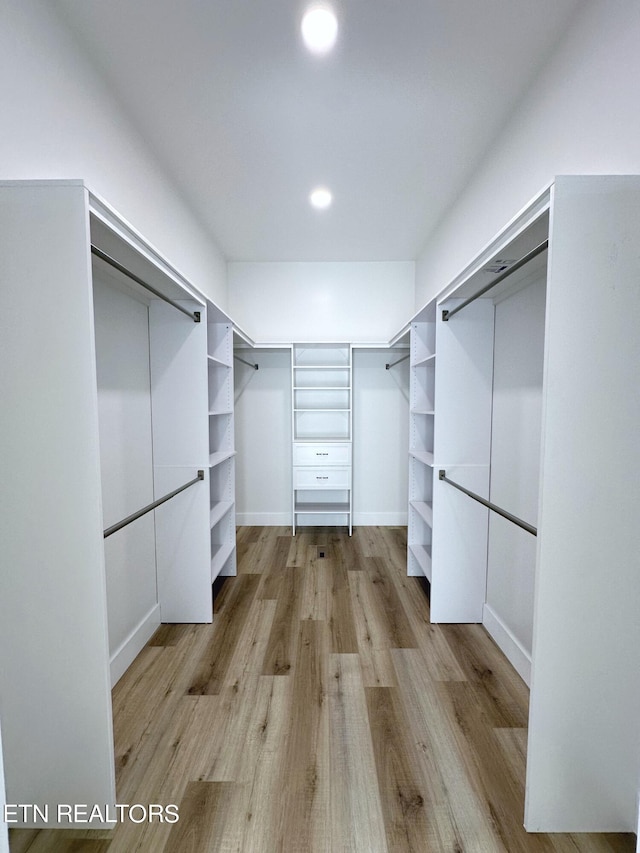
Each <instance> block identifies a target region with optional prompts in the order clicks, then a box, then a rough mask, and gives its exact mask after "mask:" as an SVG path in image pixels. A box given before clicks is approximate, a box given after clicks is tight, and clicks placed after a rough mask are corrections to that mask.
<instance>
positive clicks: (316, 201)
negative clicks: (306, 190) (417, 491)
mask: <svg viewBox="0 0 640 853" xmlns="http://www.w3.org/2000/svg"><path fill="white" fill-rule="evenodd" d="M332 200H333V196H332V195H331V193H330V191H329V190H328V189H327V188H326V187H317V189H315V190H314V191H313V192H312V193H311V195H310V196H309V201H310V202H311V204H312V205H313V206H314V207H317V208H318V210H325V209H326V208H327V207H329V205H330V204H331V202H332Z"/></svg>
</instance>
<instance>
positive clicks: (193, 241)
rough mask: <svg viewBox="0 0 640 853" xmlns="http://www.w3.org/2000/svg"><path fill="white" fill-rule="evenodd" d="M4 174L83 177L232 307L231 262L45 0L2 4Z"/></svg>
mask: <svg viewBox="0 0 640 853" xmlns="http://www.w3.org/2000/svg"><path fill="white" fill-rule="evenodd" d="M0 101H1V102H2V133H1V134H0V178H3V179H36V178H83V179H84V180H85V181H86V182H87V185H88V186H89V187H90V189H91V190H92V191H93V192H95V193H97V194H98V195H100V196H102V197H103V198H104V199H105V201H107V202H108V203H109V204H111V205H112V206H113V207H115V208H116V210H118V212H119V213H120V214H121V215H122V216H123V217H124V218H125V219H127V220H129V221H130V222H131V223H132V224H133V225H134V227H135V228H136V229H137V230H138V231H140V232H141V233H142V234H143V235H144V236H145V237H146V238H147V239H148V240H149V241H150V242H151V243H152V244H153V245H155V246H156V247H157V248H158V249H159V250H160V252H161V253H162V254H163V255H164V256H165V257H166V258H167V259H168V260H169V261H170V262H171V263H172V264H173V265H174V266H175V267H177V269H179V270H180V271H181V272H182V273H183V275H184V276H185V277H186V278H187V279H189V280H190V281H191V282H192V283H193V284H194V285H195V286H196V287H198V288H200V289H201V290H202V291H203V292H204V293H205V294H206V295H207V296H209V297H210V298H211V299H212V300H213V301H215V302H216V303H218V304H219V305H220V306H221V307H223V308H224V307H225V304H226V301H227V293H226V268H225V264H224V259H223V258H222V256H221V254H220V252H219V251H218V250H217V249H216V247H215V245H214V243H213V240H212V238H211V236H210V235H209V234H208V233H207V232H205V231H204V230H203V228H202V226H201V225H200V224H199V222H198V220H197V219H196V218H195V217H194V216H193V214H192V213H191V212H190V210H189V209H188V208H187V206H186V205H185V203H184V202H183V200H182V199H181V197H180V195H179V193H178V192H177V191H176V188H175V187H174V186H172V185H171V183H170V182H169V181H168V179H167V177H166V175H165V174H163V173H162V171H161V169H160V167H159V166H158V164H157V163H156V162H155V160H154V157H153V156H152V154H151V153H150V151H149V150H148V149H147V147H146V146H145V144H144V142H143V141H142V140H141V138H140V137H139V135H138V134H137V132H136V131H135V129H134V128H133V127H132V125H131V123H130V122H129V121H128V120H127V118H126V117H125V115H124V114H123V112H122V111H121V110H120V108H119V107H118V106H117V104H116V103H115V101H114V99H113V98H112V97H111V94H110V92H109V91H108V90H107V89H106V87H105V85H104V84H103V82H102V81H101V79H100V78H99V77H98V76H97V74H96V71H95V69H94V68H93V67H92V65H91V64H90V63H89V61H88V60H87V58H86V57H85V56H84V55H83V53H82V52H81V49H80V48H79V47H78V46H77V44H76V43H75V42H74V41H73V40H72V38H71V36H70V35H69V33H68V31H67V30H66V29H65V28H64V26H62V25H61V23H60V22H59V21H58V19H57V18H56V16H55V14H54V12H53V11H52V10H51V9H50V8H48V5H47V4H46V3H45V2H41V0H5V2H3V3H2V6H1V9H0Z"/></svg>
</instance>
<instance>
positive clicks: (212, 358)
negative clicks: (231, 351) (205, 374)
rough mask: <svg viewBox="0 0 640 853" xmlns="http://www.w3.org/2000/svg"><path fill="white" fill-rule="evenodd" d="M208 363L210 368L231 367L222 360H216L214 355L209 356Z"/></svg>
mask: <svg viewBox="0 0 640 853" xmlns="http://www.w3.org/2000/svg"><path fill="white" fill-rule="evenodd" d="M207 363H208V364H209V366H210V367H231V365H230V364H229V362H227V361H222V359H220V358H216V357H215V356H213V355H207Z"/></svg>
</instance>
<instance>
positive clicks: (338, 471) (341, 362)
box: [291, 343, 352, 534]
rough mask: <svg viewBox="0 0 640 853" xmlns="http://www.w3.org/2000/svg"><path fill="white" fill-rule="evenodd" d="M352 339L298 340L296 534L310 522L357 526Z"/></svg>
mask: <svg viewBox="0 0 640 853" xmlns="http://www.w3.org/2000/svg"><path fill="white" fill-rule="evenodd" d="M351 365H352V354H351V345H350V344H334V343H331V344H330V343H313V344H309V343H304V344H294V345H293V361H292V392H291V393H292V412H293V520H292V529H293V533H294V534H295V532H296V526H297V525H298V524H299V522H301V521H302V522H303V523H305V524H307V525H310V524H311V525H335V524H339V525H346V526H348V528H349V534H351V531H352V486H351V484H352V476H351V425H352V417H351V398H352V373H351Z"/></svg>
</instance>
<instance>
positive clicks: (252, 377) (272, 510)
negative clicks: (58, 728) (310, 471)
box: [233, 349, 291, 525]
mask: <svg viewBox="0 0 640 853" xmlns="http://www.w3.org/2000/svg"><path fill="white" fill-rule="evenodd" d="M238 354H239V355H240V356H241V357H242V358H244V359H245V360H246V361H250V362H252V363H256V364H258V366H259V369H258V370H254V369H253V368H251V367H247V366H246V365H244V364H242V363H241V362H239V361H237V360H236V361H235V362H234V365H233V369H234V384H235V407H236V408H235V429H236V435H235V441H236V445H235V446H236V451H237V456H236V521H237V523H238V524H239V525H246V524H251V525H253V524H259V525H262V524H267V525H279V524H281V525H289V524H291V350H244V349H242V350H239V351H238Z"/></svg>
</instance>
